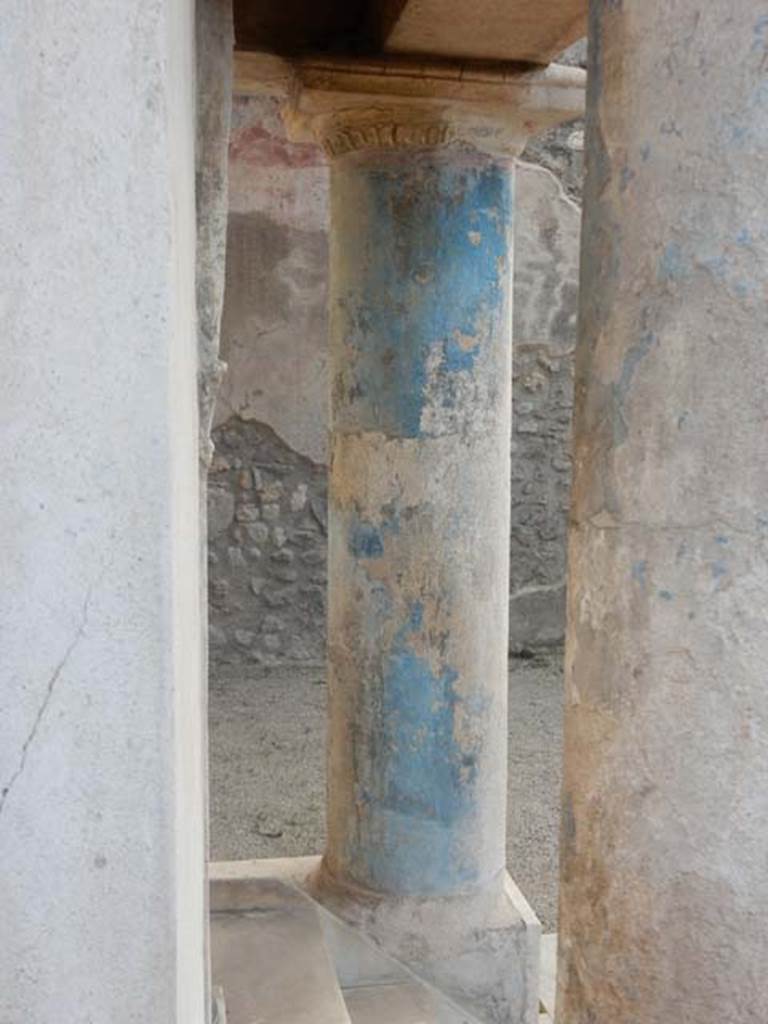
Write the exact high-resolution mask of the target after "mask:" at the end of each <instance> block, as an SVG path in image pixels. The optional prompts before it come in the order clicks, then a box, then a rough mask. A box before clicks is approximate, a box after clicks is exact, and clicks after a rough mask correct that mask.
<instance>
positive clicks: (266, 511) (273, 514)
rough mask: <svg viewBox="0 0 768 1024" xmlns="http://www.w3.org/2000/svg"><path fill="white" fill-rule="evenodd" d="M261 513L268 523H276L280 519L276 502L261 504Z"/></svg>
mask: <svg viewBox="0 0 768 1024" xmlns="http://www.w3.org/2000/svg"><path fill="white" fill-rule="evenodd" d="M261 515H262V517H263V518H264V519H265V520H266V521H267V522H268V523H276V522H277V521H278V520H279V519H280V506H279V505H276V504H269V505H262V507H261Z"/></svg>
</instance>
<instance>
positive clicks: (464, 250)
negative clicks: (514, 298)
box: [324, 133, 513, 896]
mask: <svg viewBox="0 0 768 1024" xmlns="http://www.w3.org/2000/svg"><path fill="white" fill-rule="evenodd" d="M442 138H443V137H442V136H441V135H440V134H439V133H437V134H434V135H433V136H430V135H429V134H428V133H426V134H425V133H422V134H421V141H422V142H423V141H425V140H426V139H440V140H441V141H439V142H438V143H437V144H433V145H418V144H417V145H408V146H401V145H390V146H388V147H387V146H381V145H368V144H365V142H364V140H363V138H362V135H358V136H357V137H353V138H352V140H351V142H350V140H349V139H347V140H346V143H347V144H346V145H345V147H343V148H345V149H349V150H351V151H347V152H344V153H343V154H340V155H337V156H336V157H335V158H334V159H333V163H332V210H331V260H332V263H331V267H332V269H331V306H330V308H331V359H332V462H331V481H330V511H329V535H330V608H329V649H330V654H329V657H330V677H329V687H330V751H329V811H328V849H327V853H326V857H325V862H324V867H325V870H326V872H327V873H329V874H330V875H331V876H332V878H333V879H335V880H336V881H338V882H339V883H342V884H346V885H354V886H358V887H362V888H364V889H368V890H373V891H375V892H377V893H391V894H415V895H424V896H433V895H450V894H456V893H463V892H472V891H476V890H481V889H482V890H488V889H490V888H492V887H494V886H499V887H500V886H501V884H502V879H503V877H504V868H505V807H506V728H507V726H506V717H507V715H506V691H507V615H508V561H509V559H508V545H509V460H510V419H511V395H510V389H511V294H512V292H511V284H512V207H513V167H512V162H511V160H507V159H497V158H493V157H490V156H486V155H483V154H481V153H478V152H477V151H475V150H474V149H472V148H471V147H468V146H465V145H462V144H460V143H455V142H454V143H446V142H443V141H442Z"/></svg>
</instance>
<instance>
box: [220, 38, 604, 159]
mask: <svg viewBox="0 0 768 1024" xmlns="http://www.w3.org/2000/svg"><path fill="white" fill-rule="evenodd" d="M262 63H263V59H262V58H261V57H260V56H258V55H256V54H253V53H247V54H241V55H239V57H238V69H237V70H238V74H237V77H238V84H239V88H240V91H243V92H249V91H251V88H258V86H257V85H256V82H257V81H258V79H259V77H260V76H261V74H262V72H261V65H262ZM268 72H269V74H271V75H272V76H274V69H273V68H272V67H271V65H270V67H269V69H268ZM282 74H283V81H284V82H286V83H288V82H289V83H290V85H289V93H290V100H289V103H288V105H287V109H286V112H285V116H286V122H287V124H288V128H289V132H290V134H291V135H292V137H293V138H294V139H296V141H308V140H310V139H316V140H317V141H319V142H320V143H321V144H322V146H323V147H324V149H325V151H326V153H327V154H328V156H329V157H331V158H335V157H340V156H343V155H345V154H347V153H351V152H355V151H358V150H364V149H393V148H400V147H403V148H405V147H421V146H430V147H431V146H441V145H447V144H449V143H453V142H459V143H461V142H463V143H465V144H468V145H471V146H473V147H474V148H475V149H477V150H480V151H481V152H485V153H490V154H493V155H495V156H510V157H511V156H515V155H516V154H517V153H519V152H520V150H521V149H522V148H523V146H524V145H525V142H526V140H527V139H528V138H529V137H530V136H531V135H536V134H538V133H539V132H542V131H545V130H546V129H547V128H550V127H552V126H553V125H556V124H560V123H561V122H563V121H568V120H570V119H572V118H575V117H579V116H580V115H581V114H582V113H583V112H584V92H585V85H586V72H585V71H583V70H582V69H581V68H573V67H566V66H562V65H557V64H551V65H549V66H548V67H535V68H532V67H531V66H530V65H523V64H511V63H489V62H467V61H431V62H429V61H424V60H414V59H411V58H402V57H387V58H381V59H378V58H377V59H372V60H371V59H369V60H355V59H347V58H344V59H342V58H333V57H319V58H318V57H314V58H300V59H297V60H296V61H295V62H292V63H291V64H290V65H287V64H282ZM249 85H250V88H249Z"/></svg>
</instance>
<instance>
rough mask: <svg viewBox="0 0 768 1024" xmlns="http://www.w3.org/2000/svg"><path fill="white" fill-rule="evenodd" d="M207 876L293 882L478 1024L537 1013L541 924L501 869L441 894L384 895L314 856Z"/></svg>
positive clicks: (232, 866) (520, 1020)
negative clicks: (480, 886)
mask: <svg viewBox="0 0 768 1024" xmlns="http://www.w3.org/2000/svg"><path fill="white" fill-rule="evenodd" d="M211 878H212V880H217V881H223V880H228V879H229V880H235V879H254V878H273V879H279V880H281V881H283V882H286V883H288V884H290V885H294V886H296V887H297V888H299V889H301V890H302V891H303V892H305V893H306V894H307V895H308V896H310V897H311V898H312V899H313V900H315V901H316V902H317V903H318V904H320V906H321V907H322V908H324V909H325V910H326V911H327V912H328V913H329V915H332V916H333V918H335V919H337V920H338V921H340V922H343V924H345V925H347V926H350V927H351V928H352V929H354V931H355V932H356V933H361V934H363V935H364V936H365V937H366V938H367V939H368V940H370V941H372V942H373V943H374V944H375V945H376V946H377V947H379V948H380V949H381V950H382V951H383V952H385V953H386V954H387V955H388V956H389V957H392V958H393V959H394V960H396V961H398V963H399V964H401V965H402V966H403V967H404V968H405V970H406V972H408V973H409V974H411V975H414V976H416V977H417V978H419V979H421V980H423V981H424V982H426V983H427V984H428V985H429V986H431V987H433V988H434V989H437V990H438V991H439V992H441V993H442V994H444V995H445V996H446V997H447V998H448V999H450V1000H451V1002H452V1003H454V1004H455V1005H456V1006H458V1007H462V1008H464V1009H465V1010H466V1011H467V1012H468V1013H469V1014H471V1015H472V1018H473V1019H474V1020H475V1021H477V1022H478V1024H536V1022H537V1021H538V1020H539V946H540V937H541V926H540V924H539V921H538V920H537V918H536V916H535V914H534V913H533V911H532V909H531V908H530V906H529V905H528V903H527V901H526V900H525V897H524V896H523V895H522V893H521V892H520V890H519V889H518V888H517V886H516V885H515V884H514V882H513V881H512V879H511V878H510V877H509V876H508V875H506V874H505V877H504V878H503V879H502V880H500V881H499V884H498V885H497V886H496V887H495V888H494V890H493V891H485V892H482V893H477V894H472V895H468V896H454V897H451V898H444V899H423V898H422V899H419V898H415V897H397V898H395V897H386V898H382V897H380V896H378V895H376V894H371V893H369V892H367V891H365V890H359V889H350V888H348V887H342V886H339V885H338V884H336V882H335V881H334V880H333V879H332V878H330V877H329V876H328V874H327V873H326V872H325V871H324V869H323V867H322V864H321V859H320V858H319V857H297V858H285V859H278V860H264V861H242V862H233V863H220V864H213V865H211ZM340 934H341V933H340Z"/></svg>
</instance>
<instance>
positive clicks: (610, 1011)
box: [558, 0, 768, 1024]
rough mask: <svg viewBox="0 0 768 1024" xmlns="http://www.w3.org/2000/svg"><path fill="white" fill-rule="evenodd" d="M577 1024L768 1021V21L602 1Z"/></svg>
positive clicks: (590, 284)
mask: <svg viewBox="0 0 768 1024" xmlns="http://www.w3.org/2000/svg"><path fill="white" fill-rule="evenodd" d="M591 6H592V11H591V25H590V33H591V34H590V69H589V86H588V100H587V150H588V156H587V182H586V193H585V209H584V237H583V249H582V292H581V338H580V351H579V354H578V357H577V381H576V396H577V397H576V421H575V441H574V444H575V480H574V495H573V522H572V526H571V533H570V552H569V609H568V636H567V652H566V747H565V786H564V812H563V828H562V888H561V910H560V928H561V932H560V965H559V995H558V1020H559V1021H560V1024H635V1022H637V1021H642V1022H643V1024H667V1022H669V1021H672V1020H675V1021H681V1022H682V1021H686V1022H689V1021H690V1022H694V1021H695V1022H696V1024H723V1022H725V1021H744V1022H747V1021H749V1022H754V1024H757V1022H758V1021H762V1020H764V1019H765V1014H766V1005H767V1004H768V982H767V981H766V971H765V968H766V964H768V930H766V927H765V919H766V915H767V914H768V862H767V861H766V836H765V823H766V821H767V820H768V686H766V664H767V663H768V632H767V631H766V607H768V510H767V507H766V495H768V434H767V433H766V428H765V424H766V422H767V421H768V390H767V389H766V384H765V377H766V370H767V369H768V356H767V355H766V337H768V306H766V284H765V282H766V279H767V278H768V200H766V189H765V167H766V162H767V161H768V132H767V131H766V123H768V90H767V89H766V72H765V69H766V60H767V59H768V17H766V14H765V5H763V4H759V3H756V2H754V0H734V2H733V3H729V4H700V3H697V2H694V0H675V2H671V0H633V2H624V3H615V2H614V3H607V2H599V0H594V2H593V3H592V5H591Z"/></svg>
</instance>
